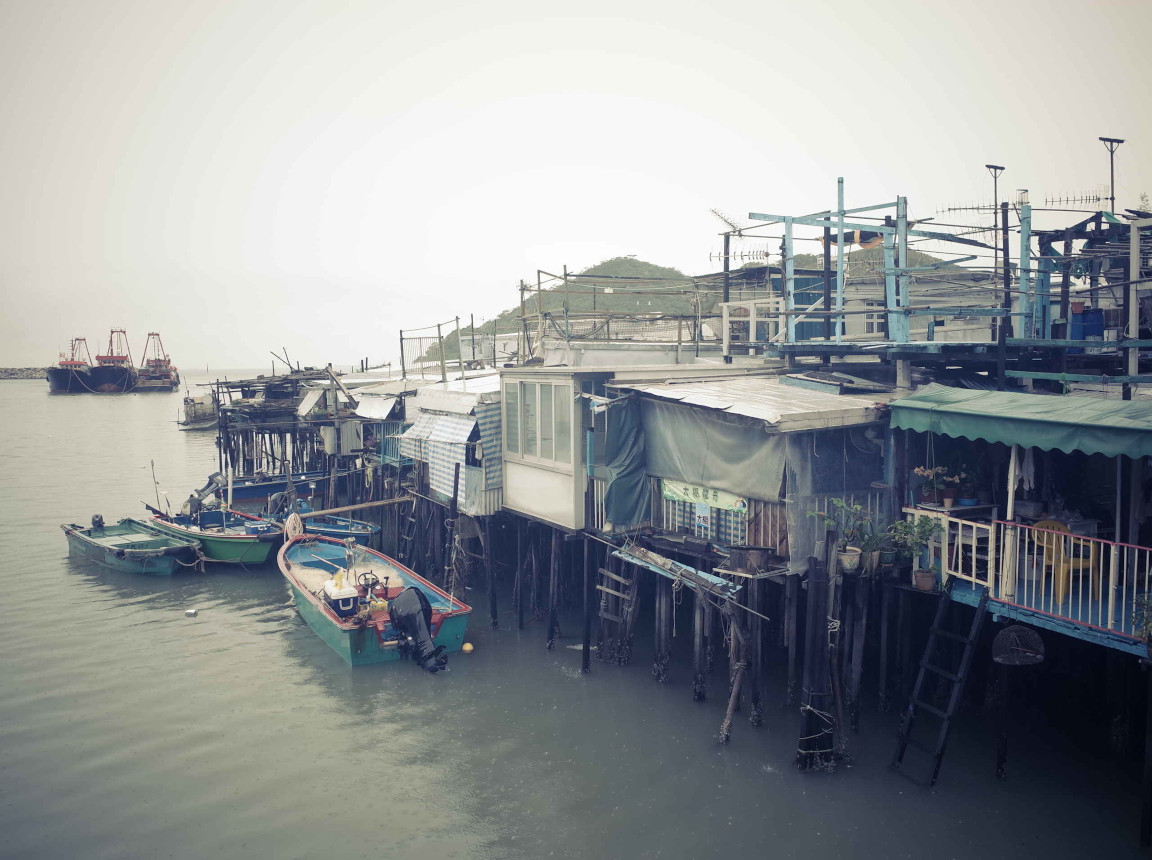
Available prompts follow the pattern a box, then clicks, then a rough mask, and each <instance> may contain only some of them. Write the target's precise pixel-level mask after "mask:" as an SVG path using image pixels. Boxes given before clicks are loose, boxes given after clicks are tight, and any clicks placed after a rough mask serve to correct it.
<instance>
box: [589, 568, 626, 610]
mask: <svg viewBox="0 0 1152 860" xmlns="http://www.w3.org/2000/svg"><path fill="white" fill-rule="evenodd" d="M596 590H597V591H599V592H600V617H601V618H603V619H604V620H605V621H610V622H612V623H614V624H623V623H624V622H625V620H626V619H627V617H628V614H629V612H630V611H631V610H632V591H633V589H632V580H631V579H626V578H625V577H623V576H621V575H620V574H618V573H613V572H612V571H610V570H605V569H604V568H600V581H599V582H597V583H596Z"/></svg>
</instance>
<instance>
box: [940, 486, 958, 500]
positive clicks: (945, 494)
mask: <svg viewBox="0 0 1152 860" xmlns="http://www.w3.org/2000/svg"><path fill="white" fill-rule="evenodd" d="M940 498H941V499H943V500H944V501H945V502H950V501H953V500H955V498H956V488H955V487H944V488H943V489H942V490H941V491H940Z"/></svg>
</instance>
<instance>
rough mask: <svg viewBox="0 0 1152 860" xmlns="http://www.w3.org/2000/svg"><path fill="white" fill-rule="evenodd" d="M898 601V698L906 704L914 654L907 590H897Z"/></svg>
mask: <svg viewBox="0 0 1152 860" xmlns="http://www.w3.org/2000/svg"><path fill="white" fill-rule="evenodd" d="M896 594H897V600H898V601H899V602H898V603H897V613H896V698H897V700H898V701H901V702H904V701H907V699H908V692H909V689H910V686H911V683H912V682H911V680H910V679H909V670H910V668H911V667H910V665H909V664H910V663H911V653H912V629H911V626H912V625H911V619H910V618H909V611H910V606H909V594H908V590H907V589H906V588H900V589H897V590H896Z"/></svg>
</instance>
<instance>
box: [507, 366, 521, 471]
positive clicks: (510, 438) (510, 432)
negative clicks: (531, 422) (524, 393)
mask: <svg viewBox="0 0 1152 860" xmlns="http://www.w3.org/2000/svg"><path fill="white" fill-rule="evenodd" d="M519 394H520V383H519V382H511V383H509V384H507V385H505V386H504V448H505V450H507V451H511V452H512V453H513V454H518V453H519V452H520V397H519Z"/></svg>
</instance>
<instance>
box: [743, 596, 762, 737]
mask: <svg viewBox="0 0 1152 860" xmlns="http://www.w3.org/2000/svg"><path fill="white" fill-rule="evenodd" d="M762 586H763V583H762V582H761V581H760V580H759V579H753V580H752V581H750V582H749V583H748V596H747V598H746V599H747V601H748V608H749V609H751V610H752V611H753V612H757V613H760V615H763V614H764V613H763V607H762V604H763V601H762V600H761V599H760V597H761V592H762V591H763V588H762ZM760 625H761V621H760V618H759V616H758V615H753V616H752V617H751V619H750V620H749V623H748V643H747V644H748V648H747V651H746V654H747V656H746V658H745V659H746V661H747V663H748V669H747V673H748V680H749V688H750V689H749V691H748V698H749V700H750V703H751V707H750V708H749V709H748V722H750V723H751V724H752V725H754V726H759V725H762V724H763V722H764V709H763V707H761V704H760V697H761V693H762V689H763V680H764V679H763V676H762V674H761V663H762V660H761V657H762V655H761V650H762V642H763V631H762V630H761V628H760Z"/></svg>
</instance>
